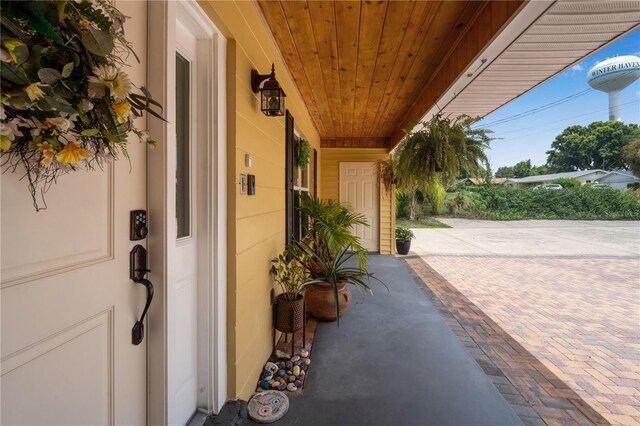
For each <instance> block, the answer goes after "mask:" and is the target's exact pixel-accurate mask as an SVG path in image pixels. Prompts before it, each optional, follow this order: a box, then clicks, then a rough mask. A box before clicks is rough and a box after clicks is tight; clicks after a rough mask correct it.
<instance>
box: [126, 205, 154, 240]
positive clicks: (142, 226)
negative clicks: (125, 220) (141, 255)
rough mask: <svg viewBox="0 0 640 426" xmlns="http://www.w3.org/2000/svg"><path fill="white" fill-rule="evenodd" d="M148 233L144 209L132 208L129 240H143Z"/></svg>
mask: <svg viewBox="0 0 640 426" xmlns="http://www.w3.org/2000/svg"><path fill="white" fill-rule="evenodd" d="M148 233H149V229H148V228H147V212H146V211H145V210H132V211H131V232H130V235H129V239H131V241H137V240H143V239H145V238H146V237H147V234H148Z"/></svg>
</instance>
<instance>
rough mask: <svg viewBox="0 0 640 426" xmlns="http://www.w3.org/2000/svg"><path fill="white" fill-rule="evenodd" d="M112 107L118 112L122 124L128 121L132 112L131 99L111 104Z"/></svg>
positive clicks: (119, 121) (117, 115) (117, 116)
mask: <svg viewBox="0 0 640 426" xmlns="http://www.w3.org/2000/svg"><path fill="white" fill-rule="evenodd" d="M111 108H112V109H113V111H114V112H115V113H116V118H117V119H118V123H120V124H122V123H126V122H127V120H128V119H129V114H131V104H130V103H129V101H127V100H124V101H122V102H118V103H115V104H113V105H111Z"/></svg>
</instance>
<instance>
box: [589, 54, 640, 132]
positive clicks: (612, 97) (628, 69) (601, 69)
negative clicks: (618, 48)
mask: <svg viewBox="0 0 640 426" xmlns="http://www.w3.org/2000/svg"><path fill="white" fill-rule="evenodd" d="M638 77H640V58H638V57H637V56H630V55H629V56H618V57H617V58H611V59H607V60H606V61H602V62H600V63H597V64H596V65H595V66H594V67H593V68H591V69H590V70H589V73H588V74H587V83H589V86H591V87H593V88H594V89H596V90H600V91H602V92H605V93H608V94H609V121H622V117H621V116H620V92H622V90H623V89H624V88H625V87H627V86H628V85H630V84H631V83H633V82H634V81H636V80H637V79H638Z"/></svg>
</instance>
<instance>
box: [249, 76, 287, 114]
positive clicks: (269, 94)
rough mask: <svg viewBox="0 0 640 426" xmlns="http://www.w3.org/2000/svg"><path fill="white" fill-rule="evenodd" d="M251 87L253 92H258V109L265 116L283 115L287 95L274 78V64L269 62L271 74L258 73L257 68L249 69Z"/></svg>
mask: <svg viewBox="0 0 640 426" xmlns="http://www.w3.org/2000/svg"><path fill="white" fill-rule="evenodd" d="M267 79H268V80H267ZM265 80H267V81H266V82H265V83H264V85H263V86H262V87H260V84H262V82H263V81H265ZM251 89H252V90H253V93H258V91H259V92H260V98H261V102H260V110H261V111H262V112H263V113H264V115H266V116H267V117H276V116H280V115H284V98H285V97H286V96H287V95H286V94H285V93H284V90H282V87H280V83H278V80H276V67H275V65H274V64H271V74H258V71H257V70H255V69H253V70H251Z"/></svg>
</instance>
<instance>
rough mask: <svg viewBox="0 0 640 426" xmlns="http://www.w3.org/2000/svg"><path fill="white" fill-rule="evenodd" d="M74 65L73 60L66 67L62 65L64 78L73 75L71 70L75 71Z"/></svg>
mask: <svg viewBox="0 0 640 426" xmlns="http://www.w3.org/2000/svg"><path fill="white" fill-rule="evenodd" d="M74 66H75V65H74V63H73V62H69V63H68V64H66V65H65V66H64V67H62V76H63V77H64V78H68V77H69V76H70V75H71V71H73V68H74Z"/></svg>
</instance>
